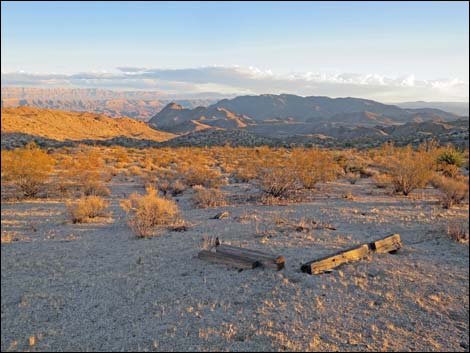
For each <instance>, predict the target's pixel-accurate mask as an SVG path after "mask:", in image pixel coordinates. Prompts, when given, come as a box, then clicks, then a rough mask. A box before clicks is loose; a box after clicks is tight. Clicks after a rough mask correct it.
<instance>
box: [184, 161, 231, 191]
mask: <svg viewBox="0 0 470 353" xmlns="http://www.w3.org/2000/svg"><path fill="white" fill-rule="evenodd" d="M183 179H184V182H185V184H187V185H188V186H195V185H202V186H205V187H208V188H217V187H219V186H220V185H222V183H223V182H222V175H221V173H220V172H218V171H216V170H213V169H210V168H209V167H207V166H204V165H198V164H195V165H191V166H190V167H189V168H188V169H187V170H186V172H184V174H183Z"/></svg>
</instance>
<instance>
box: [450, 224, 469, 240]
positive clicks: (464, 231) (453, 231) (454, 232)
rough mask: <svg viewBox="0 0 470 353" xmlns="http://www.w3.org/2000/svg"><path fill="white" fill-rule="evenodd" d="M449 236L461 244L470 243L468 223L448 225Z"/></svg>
mask: <svg viewBox="0 0 470 353" xmlns="http://www.w3.org/2000/svg"><path fill="white" fill-rule="evenodd" d="M447 235H448V236H449V237H451V238H452V239H453V240H455V241H457V242H459V243H468V239H469V231H468V222H467V221H465V222H457V223H454V222H452V223H449V224H448V225H447Z"/></svg>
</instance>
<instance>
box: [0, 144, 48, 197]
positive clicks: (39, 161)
mask: <svg viewBox="0 0 470 353" xmlns="http://www.w3.org/2000/svg"><path fill="white" fill-rule="evenodd" d="M1 162H2V163H1V166H2V178H3V179H4V180H5V181H11V182H12V183H13V184H14V185H15V186H16V187H17V188H19V189H20V190H21V192H22V193H23V195H24V196H25V197H33V196H35V195H37V194H38V192H39V191H40V190H41V188H42V187H43V186H44V184H45V183H46V182H47V180H48V178H49V175H50V174H51V172H52V170H53V168H54V164H55V161H54V159H53V158H52V157H51V156H49V155H48V154H47V153H46V152H44V151H43V150H41V149H40V148H38V147H37V146H36V145H35V144H34V143H30V144H28V145H26V146H25V148H19V149H15V150H13V151H2V161H1Z"/></svg>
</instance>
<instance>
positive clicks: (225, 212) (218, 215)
mask: <svg viewBox="0 0 470 353" xmlns="http://www.w3.org/2000/svg"><path fill="white" fill-rule="evenodd" d="M229 216H230V213H229V212H228V211H223V212H220V213H217V214H216V215H215V216H214V217H212V219H223V218H227V217H229Z"/></svg>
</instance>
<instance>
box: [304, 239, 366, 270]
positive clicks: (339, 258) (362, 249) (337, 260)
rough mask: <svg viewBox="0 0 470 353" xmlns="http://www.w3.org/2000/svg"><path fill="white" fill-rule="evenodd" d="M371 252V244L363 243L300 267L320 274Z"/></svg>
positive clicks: (359, 258)
mask: <svg viewBox="0 0 470 353" xmlns="http://www.w3.org/2000/svg"><path fill="white" fill-rule="evenodd" d="M368 254H369V245H368V244H363V245H361V246H357V247H354V248H350V249H347V250H342V251H339V252H337V253H334V254H332V255H328V256H324V257H321V258H319V259H317V260H313V261H310V262H307V263H305V264H303V265H302V267H301V268H300V269H301V271H302V272H306V273H310V274H319V273H322V272H325V271H328V270H331V269H333V268H335V267H338V266H339V265H341V264H344V263H347V262H351V261H357V260H361V259H363V258H364V257H366V256H367V255H368Z"/></svg>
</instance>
